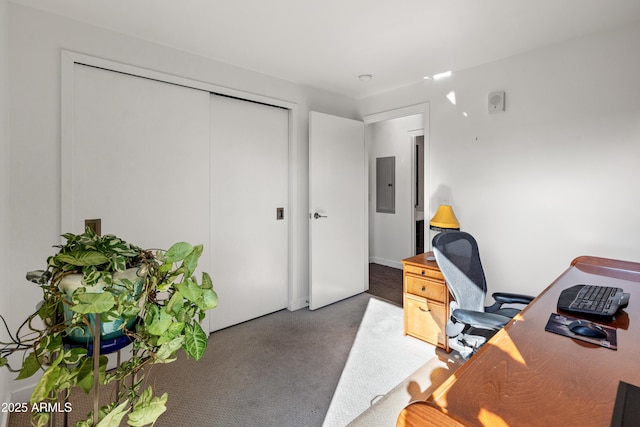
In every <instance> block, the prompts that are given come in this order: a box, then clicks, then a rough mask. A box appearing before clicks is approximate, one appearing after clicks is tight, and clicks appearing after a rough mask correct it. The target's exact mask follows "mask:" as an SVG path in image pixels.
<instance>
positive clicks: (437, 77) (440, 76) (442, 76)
mask: <svg viewBox="0 0 640 427" xmlns="http://www.w3.org/2000/svg"><path fill="white" fill-rule="evenodd" d="M447 77H451V71H445V72H444V73H438V74H434V75H433V80H440V79H445V78H447Z"/></svg>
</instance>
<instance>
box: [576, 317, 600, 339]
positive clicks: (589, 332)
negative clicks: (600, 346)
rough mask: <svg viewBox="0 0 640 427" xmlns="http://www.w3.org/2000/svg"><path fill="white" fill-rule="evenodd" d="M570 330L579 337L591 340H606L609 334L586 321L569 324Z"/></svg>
mask: <svg viewBox="0 0 640 427" xmlns="http://www.w3.org/2000/svg"><path fill="white" fill-rule="evenodd" d="M569 330H570V331H571V332H573V333H574V334H577V335H582V336H584V337H591V338H606V337H607V333H606V332H605V331H604V329H602V328H601V327H600V326H598V325H596V324H595V323H593V322H588V321H586V320H574V321H573V322H571V323H570V324H569Z"/></svg>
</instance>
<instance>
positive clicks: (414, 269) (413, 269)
mask: <svg viewBox="0 0 640 427" xmlns="http://www.w3.org/2000/svg"><path fill="white" fill-rule="evenodd" d="M404 271H405V273H408V274H415V275H418V276H420V277H430V278H432V279H436V280H443V281H444V276H443V275H442V273H441V272H440V270H431V269H430V268H425V267H421V266H418V265H412V264H405V266H404Z"/></svg>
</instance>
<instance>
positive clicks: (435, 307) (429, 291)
mask: <svg viewBox="0 0 640 427" xmlns="http://www.w3.org/2000/svg"><path fill="white" fill-rule="evenodd" d="M429 256H433V252H426V253H423V254H419V255H416V256H413V257H411V258H407V259H404V260H402V264H403V266H404V277H403V281H404V285H403V303H404V334H405V335H411V336H413V337H416V338H418V339H421V340H423V341H426V342H428V343H430V344H433V345H435V346H438V347H440V348H442V349H444V350H445V351H447V352H448V351H449V343H448V341H447V334H446V333H445V325H446V324H447V320H448V319H449V301H451V299H452V297H451V295H450V293H449V288H447V284H446V283H445V281H444V276H443V275H442V273H441V272H440V269H439V268H438V264H436V262H435V261H428V260H427V257H429Z"/></svg>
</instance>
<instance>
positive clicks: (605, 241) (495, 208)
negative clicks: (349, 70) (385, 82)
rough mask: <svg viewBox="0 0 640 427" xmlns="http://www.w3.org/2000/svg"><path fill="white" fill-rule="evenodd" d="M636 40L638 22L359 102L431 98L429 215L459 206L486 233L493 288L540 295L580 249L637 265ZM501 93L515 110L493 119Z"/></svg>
mask: <svg viewBox="0 0 640 427" xmlns="http://www.w3.org/2000/svg"><path fill="white" fill-rule="evenodd" d="M639 45H640V23H636V24H635V25H631V26H627V27H624V28H619V29H616V30H614V31H608V32H603V33H598V34H594V35H591V36H588V37H582V38H579V39H575V40H572V41H570V42H566V43H563V44H559V45H556V46H552V47H548V48H545V49H540V50H537V51H533V52H530V53H527V54H523V55H519V56H515V57H512V58H508V59H505V60H502V61H498V62H493V63H490V64H486V65H483V66H479V67H476V68H472V69H468V70H463V71H455V70H454V74H453V76H452V77H451V78H450V79H448V80H442V81H430V82H420V83H419V84H416V85H414V86H410V87H406V88H403V89H399V90H396V91H394V92H389V93H386V94H381V95H378V96H374V97H371V98H368V99H364V100H361V101H360V102H359V108H360V111H361V114H363V115H367V114H372V113H376V112H379V111H386V110H390V109H394V108H398V107H402V106H405V105H413V104H417V103H420V102H425V101H429V102H430V106H431V109H430V111H431V117H430V126H431V131H430V132H431V133H430V150H431V155H430V170H431V176H430V194H431V196H430V197H431V200H430V206H431V210H432V212H430V215H433V213H434V212H433V210H435V209H436V208H437V207H438V205H439V202H440V200H442V199H448V200H449V201H450V202H451V204H452V206H453V209H454V211H455V213H456V216H457V217H458V219H459V220H460V223H461V228H462V229H463V230H465V231H468V232H470V233H472V234H474V235H475V236H476V238H477V239H478V242H479V245H480V251H481V254H482V261H483V264H484V266H485V270H486V271H485V273H486V275H487V280H488V284H489V288H490V290H494V291H496V290H505V291H513V292H517V291H520V292H528V293H531V294H537V293H539V292H540V291H541V290H543V289H544V288H545V287H546V286H547V285H549V284H550V283H551V281H552V280H553V279H554V278H555V277H557V276H558V275H559V274H560V273H561V272H562V271H564V270H565V269H566V268H567V267H568V266H569V263H570V261H571V260H572V259H573V258H574V257H576V256H579V255H584V254H588V255H596V256H603V257H610V258H618V259H626V260H633V261H640V197H639V196H638V194H639V193H638V183H639V182H640V168H639V167H638V161H639V159H640V102H638V100H639V99H640V85H639V84H638V76H639V75H640V56H639V55H638V54H637V49H638V48H637V47H638V46H639ZM452 90H453V91H455V93H456V100H457V105H455V106H454V105H452V104H451V103H450V102H449V101H447V99H446V94H447V93H449V91H452ZM494 90H505V91H506V112H504V113H502V114H494V115H489V114H488V113H487V95H488V94H489V93H490V92H492V91H494ZM463 112H466V113H467V114H468V117H464V116H463V114H462V113H463ZM430 215H427V214H426V213H425V216H426V217H429V216H430Z"/></svg>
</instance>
